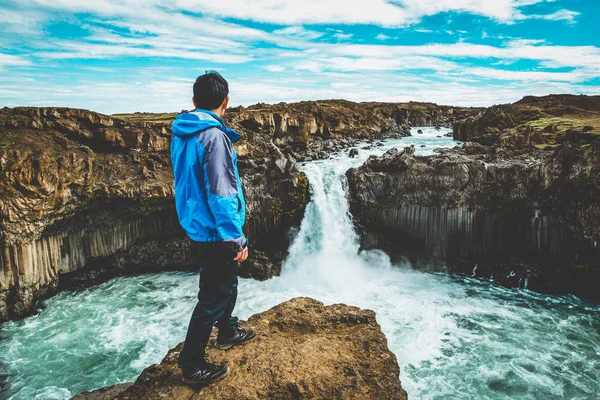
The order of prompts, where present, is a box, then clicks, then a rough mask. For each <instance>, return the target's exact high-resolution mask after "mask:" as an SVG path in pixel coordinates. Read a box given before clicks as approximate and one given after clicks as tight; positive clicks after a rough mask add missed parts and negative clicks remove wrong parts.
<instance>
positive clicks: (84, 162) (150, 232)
mask: <svg viewBox="0 0 600 400" xmlns="http://www.w3.org/2000/svg"><path fill="white" fill-rule="evenodd" d="M480 111H481V110H479V109H471V108H454V107H448V106H437V105H435V104H430V103H404V104H388V103H352V102H346V101H341V100H330V101H319V102H301V103H294V104H285V103H281V104H275V105H266V104H257V105H255V106H251V107H248V108H243V107H237V108H233V109H231V110H230V111H229V112H228V113H227V114H226V120H227V122H228V123H229V124H230V125H232V126H233V127H234V128H237V129H238V130H240V131H241V132H242V133H243V134H244V136H243V139H242V140H240V141H239V142H238V143H236V146H235V147H236V151H237V153H238V155H239V166H240V175H241V178H242V180H243V183H244V188H245V192H246V193H245V195H246V199H247V215H248V219H247V225H246V228H245V230H246V234H247V235H248V236H249V238H250V240H251V242H252V246H251V249H252V251H253V252H254V253H253V254H252V255H251V257H250V260H249V261H248V262H246V263H244V264H243V265H242V269H241V271H240V274H241V275H242V276H246V277H255V278H258V279H266V278H268V277H270V276H272V275H274V274H278V272H279V269H280V261H281V258H282V257H283V256H284V255H285V251H286V248H287V244H288V230H289V228H290V227H292V226H295V225H297V224H298V223H299V222H300V220H301V218H302V215H303V212H304V206H305V205H306V204H307V202H308V200H309V193H308V182H307V180H306V177H305V176H304V175H303V174H302V173H300V172H299V171H298V170H297V168H296V161H297V160H307V159H314V158H322V157H326V156H327V155H328V154H330V153H331V152H332V151H336V150H339V149H341V148H343V147H347V146H348V145H350V144H352V143H353V141H354V140H357V139H358V138H383V137H390V136H404V135H407V134H409V131H408V124H419V125H433V124H435V125H449V124H451V123H452V122H454V121H455V120H456V119H457V118H462V117H466V116H469V115H474V114H477V113H479V112H480ZM174 117H175V114H147V113H136V114H128V115H116V116H107V115H102V114H98V113H94V112H90V111H86V110H75V109H68V108H27V107H18V108H13V109H10V108H4V109H2V110H0V196H1V197H0V321H2V320H4V319H6V318H9V317H18V316H20V315H24V314H26V313H27V312H29V310H30V309H31V307H32V305H33V304H34V303H35V300H36V299H37V298H40V297H43V296H45V295H47V294H49V293H52V292H53V291H55V290H56V288H57V285H58V283H59V276H61V279H60V282H61V283H62V284H63V285H65V284H67V285H79V284H87V283H89V282H94V281H100V280H103V279H106V278H108V277H111V276H114V275H115V274H118V273H130V272H137V271H153V270H161V269H165V268H193V266H191V265H190V258H189V255H188V250H189V246H188V242H187V241H186V240H185V238H184V237H185V235H184V233H183V232H182V231H181V229H180V227H179V224H178V222H177V218H176V214H175V210H174V202H173V188H172V171H171V166H170V159H169V143H170V123H171V121H172V119H173V118H174Z"/></svg>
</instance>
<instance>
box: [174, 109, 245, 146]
mask: <svg viewBox="0 0 600 400" xmlns="http://www.w3.org/2000/svg"><path fill="white" fill-rule="evenodd" d="M209 128H219V129H220V130H221V131H222V132H223V133H224V134H226V135H227V137H228V138H229V140H230V141H231V142H232V143H233V142H236V141H237V140H238V139H239V138H240V137H241V135H240V134H239V133H237V132H236V131H235V130H233V129H231V128H228V127H227V126H225V123H224V122H223V120H222V119H221V118H219V116H218V115H217V114H215V113H213V112H212V111H209V110H202V109H198V110H196V111H193V112H190V113H187V114H179V115H178V116H177V118H176V119H175V121H173V124H172V125H171V131H172V132H173V135H175V136H179V137H180V138H183V139H187V138H191V137H192V136H194V135H195V134H196V133H198V132H202V131H205V130H207V129H209Z"/></svg>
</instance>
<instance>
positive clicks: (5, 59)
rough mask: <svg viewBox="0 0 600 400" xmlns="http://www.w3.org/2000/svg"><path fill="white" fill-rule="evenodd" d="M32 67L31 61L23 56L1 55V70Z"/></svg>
mask: <svg viewBox="0 0 600 400" xmlns="http://www.w3.org/2000/svg"><path fill="white" fill-rule="evenodd" d="M29 65H31V61H29V60H28V59H26V58H25V57H23V56H15V55H12V54H4V53H0V70H1V69H3V68H4V67H26V66H29Z"/></svg>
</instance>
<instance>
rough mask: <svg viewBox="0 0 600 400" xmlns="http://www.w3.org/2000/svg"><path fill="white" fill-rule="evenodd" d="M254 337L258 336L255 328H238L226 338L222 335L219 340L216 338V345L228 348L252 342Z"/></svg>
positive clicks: (221, 348) (218, 347)
mask: <svg viewBox="0 0 600 400" xmlns="http://www.w3.org/2000/svg"><path fill="white" fill-rule="evenodd" d="M254 338H256V332H254V331H253V330H250V329H249V330H246V329H243V328H237V331H236V332H235V333H234V334H233V336H231V337H230V338H227V339H225V338H222V337H217V340H215V347H216V348H217V349H219V350H227V349H229V348H231V347H232V346H237V345H238V344H246V343H248V342H251V341H253V340H254Z"/></svg>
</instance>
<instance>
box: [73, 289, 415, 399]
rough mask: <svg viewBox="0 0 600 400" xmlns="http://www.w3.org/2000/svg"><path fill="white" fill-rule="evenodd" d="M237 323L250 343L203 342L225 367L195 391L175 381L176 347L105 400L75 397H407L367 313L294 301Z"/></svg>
mask: <svg viewBox="0 0 600 400" xmlns="http://www.w3.org/2000/svg"><path fill="white" fill-rule="evenodd" d="M244 325H245V326H251V327H254V328H256V329H257V332H258V336H257V339H256V340H255V341H254V342H252V343H249V344H247V345H245V346H242V347H238V348H233V349H230V350H228V351H219V350H216V349H214V348H213V347H212V346H211V345H210V344H209V350H208V359H209V360H210V361H211V362H215V363H222V362H227V363H228V365H229V366H230V367H231V372H230V374H229V376H227V377H226V378H225V379H223V380H222V381H220V382H218V383H215V384H213V385H210V386H207V387H206V388H204V389H201V390H193V389H191V388H189V387H187V386H185V385H183V384H182V383H181V380H180V379H181V377H180V374H179V369H178V368H177V356H178V354H179V351H180V350H181V346H182V345H181V344H180V345H178V346H177V347H176V348H174V349H172V350H170V351H169V352H168V354H167V355H166V357H165V358H164V359H163V360H162V362H161V363H160V364H155V365H153V366H151V367H149V368H146V369H145V370H144V371H143V372H142V374H141V375H140V376H139V377H138V379H137V380H136V382H135V383H134V384H133V385H131V386H123V387H122V389H123V390H122V391H120V393H118V394H114V391H113V392H112V393H111V396H109V397H107V396H106V394H107V390H106V388H105V389H100V391H96V392H89V393H82V394H81V395H79V396H76V397H75V398H74V399H78V400H81V399H86V400H97V399H108V398H114V399H131V400H133V399H144V400H152V399H186V400H187V399H237V400H239V399H267V398H268V399H386V400H393V399H407V395H406V392H405V391H404V390H403V389H402V387H401V386H400V379H399V375H400V368H399V367H398V363H397V361H396V357H395V356H394V354H393V353H392V352H391V351H390V350H389V349H388V347H387V340H386V338H385V336H384V334H383V333H382V332H381V328H380V327H379V325H378V324H377V322H376V320H375V313H374V312H373V311H370V310H361V309H359V308H357V307H351V306H347V305H344V304H334V305H331V306H324V305H323V303H321V302H318V301H316V300H313V299H310V298H296V299H292V300H290V301H287V302H284V303H282V304H279V305H277V306H275V307H273V308H271V309H270V310H268V311H265V312H263V313H260V314H256V315H253V316H252V317H250V318H249V320H248V321H247V322H246V323H244ZM211 344H212V341H211ZM101 396H102V397H101ZM112 396H114V397H112Z"/></svg>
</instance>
